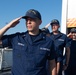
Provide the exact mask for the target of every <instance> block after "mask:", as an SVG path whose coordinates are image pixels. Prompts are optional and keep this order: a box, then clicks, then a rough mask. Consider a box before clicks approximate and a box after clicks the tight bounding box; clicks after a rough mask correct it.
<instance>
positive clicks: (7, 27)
mask: <svg viewBox="0 0 76 75" xmlns="http://www.w3.org/2000/svg"><path fill="white" fill-rule="evenodd" d="M8 29H9V26H8V25H6V26H5V27H3V28H2V29H0V39H1V37H2V36H3V34H4V33H5V32H6V31H7V30H8Z"/></svg>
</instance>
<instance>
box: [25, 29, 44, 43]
mask: <svg viewBox="0 0 76 75" xmlns="http://www.w3.org/2000/svg"><path fill="white" fill-rule="evenodd" d="M24 36H25V40H26V41H27V42H28V43H29V44H33V43H37V42H38V41H40V40H43V39H45V36H44V34H43V33H42V31H41V30H40V33H39V36H37V38H36V39H35V40H34V41H33V42H32V39H31V37H30V35H29V33H28V31H27V32H25V35H24Z"/></svg>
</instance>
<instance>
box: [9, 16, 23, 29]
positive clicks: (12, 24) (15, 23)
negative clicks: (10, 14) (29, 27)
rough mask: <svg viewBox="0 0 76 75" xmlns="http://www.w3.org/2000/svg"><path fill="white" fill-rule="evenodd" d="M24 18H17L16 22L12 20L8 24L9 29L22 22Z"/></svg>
mask: <svg viewBox="0 0 76 75" xmlns="http://www.w3.org/2000/svg"><path fill="white" fill-rule="evenodd" d="M21 18H22V17H19V18H16V19H14V20H12V21H11V22H10V23H9V24H8V27H9V28H11V27H15V26H16V25H17V24H18V23H19V22H20V19H21Z"/></svg>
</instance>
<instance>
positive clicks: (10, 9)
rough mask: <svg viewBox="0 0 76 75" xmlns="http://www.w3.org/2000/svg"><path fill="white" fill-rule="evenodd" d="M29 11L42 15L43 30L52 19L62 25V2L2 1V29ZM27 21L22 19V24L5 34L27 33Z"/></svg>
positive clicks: (0, 20) (0, 25) (0, 7)
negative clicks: (36, 11) (34, 10)
mask: <svg viewBox="0 0 76 75" xmlns="http://www.w3.org/2000/svg"><path fill="white" fill-rule="evenodd" d="M29 9H36V10H38V11H39V12H40V13H41V16H42V24H41V25H40V28H43V27H44V26H45V25H47V24H48V23H49V22H51V20H52V19H58V20H59V21H60V23H61V14H62V13H61V12H62V0H0V29H1V28H3V27H4V26H5V25H6V24H7V23H9V22H10V21H12V20H13V19H15V18H18V17H20V16H24V15H25V13H26V11H28V10H29ZM26 30H27V29H26V25H25V20H24V19H21V20H20V23H19V24H18V25H17V26H16V27H14V28H11V29H9V30H8V31H7V32H6V33H5V34H12V33H15V32H25V31H26ZM49 30H50V31H51V27H49Z"/></svg>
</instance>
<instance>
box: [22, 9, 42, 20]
mask: <svg viewBox="0 0 76 75" xmlns="http://www.w3.org/2000/svg"><path fill="white" fill-rule="evenodd" d="M27 17H31V18H38V19H40V20H41V14H40V13H39V11H37V10H35V9H30V10H28V11H27V12H26V14H25V16H23V17H22V18H23V19H26V18H27Z"/></svg>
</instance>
